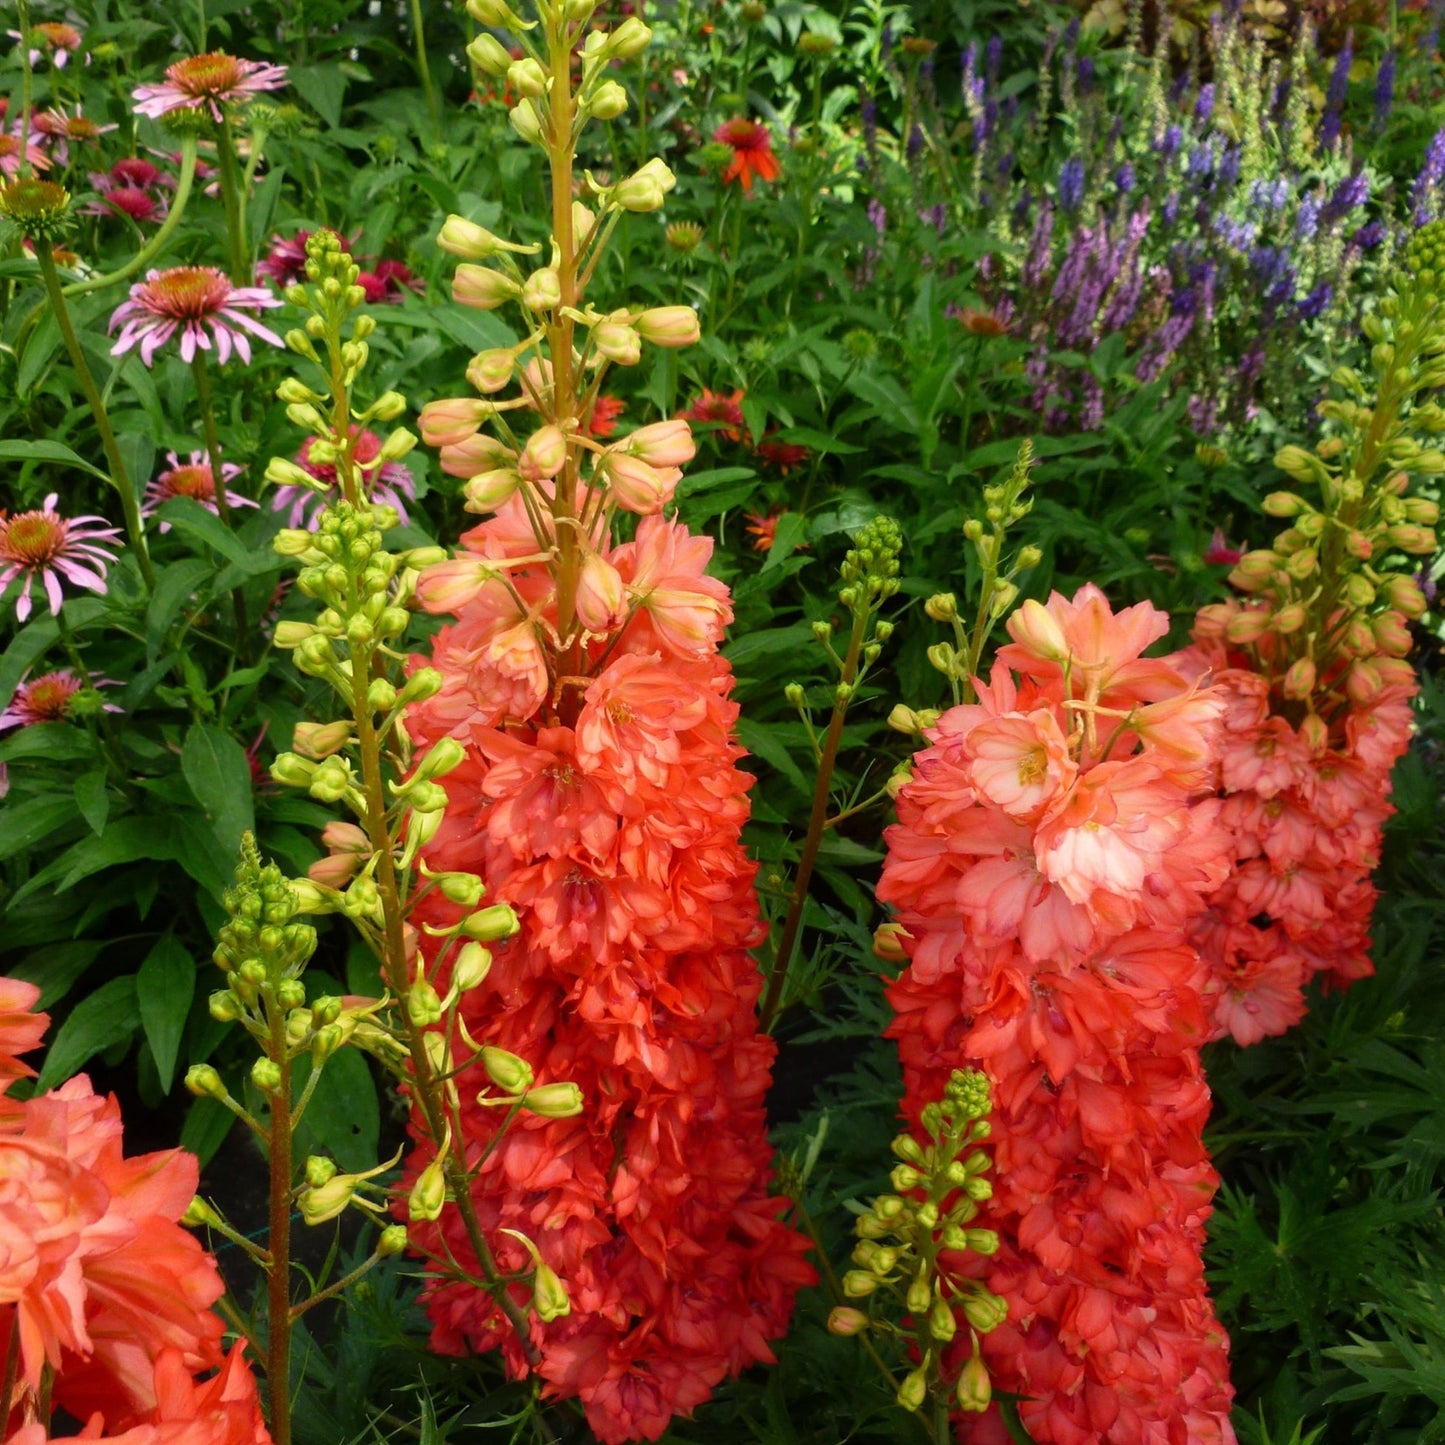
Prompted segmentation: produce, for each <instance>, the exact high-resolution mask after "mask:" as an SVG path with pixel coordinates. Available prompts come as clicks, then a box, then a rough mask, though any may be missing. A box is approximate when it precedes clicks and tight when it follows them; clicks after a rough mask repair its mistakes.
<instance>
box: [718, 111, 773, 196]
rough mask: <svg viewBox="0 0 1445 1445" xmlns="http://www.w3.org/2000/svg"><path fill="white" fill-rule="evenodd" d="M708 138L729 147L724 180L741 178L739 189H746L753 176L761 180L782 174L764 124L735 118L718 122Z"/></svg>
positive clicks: (751, 186)
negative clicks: (729, 154)
mask: <svg viewBox="0 0 1445 1445" xmlns="http://www.w3.org/2000/svg"><path fill="white" fill-rule="evenodd" d="M712 138H713V139H714V140H715V141H721V142H722V143H723V144H724V145H730V146H731V147H732V148H733V158H732V160H731V162H730V163H729V164H728V168H727V170H725V171H724V172H723V181H724V183H726V182H728V181H732V180H737V181H741V182H742V187H743V190H745V191H750V190H752V188H753V177H754V176H757V177H758V179H759V180H763V181H775V180H777V178H778V177H779V176H780V175H781V174H782V167H781V166H780V165H779V164H778V158H777V156H775V155H774V154H773V142H772V137H771V136H770V135H769V134H768V128H767V126H765V125H760V124H759V123H758V122H757V121H755V120H746V119H744V118H742V117H738V118H737V119H735V120H729V121H725V122H724V123H723V124H722V125H720V126H719V127H718V128H717V129H716V130H715V131H714V132H713V136H712Z"/></svg>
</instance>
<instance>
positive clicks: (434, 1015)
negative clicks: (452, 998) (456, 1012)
mask: <svg viewBox="0 0 1445 1445" xmlns="http://www.w3.org/2000/svg"><path fill="white" fill-rule="evenodd" d="M406 1016H407V1018H408V1019H410V1020H411V1022H412V1023H413V1024H415V1025H416V1027H417V1028H422V1029H424V1028H430V1027H431V1025H432V1024H434V1023H437V1022H438V1021H439V1020H440V1019H441V1016H442V1001H441V998H440V996H439V995H438V993H437V991H436V989H435V988H433V987H432V985H431V984H430V983H428V982H427V980H426V979H424V978H422V979H418V980H417V981H416V982H415V983H414V984H412V986H411V988H410V989H408V990H407V995H406Z"/></svg>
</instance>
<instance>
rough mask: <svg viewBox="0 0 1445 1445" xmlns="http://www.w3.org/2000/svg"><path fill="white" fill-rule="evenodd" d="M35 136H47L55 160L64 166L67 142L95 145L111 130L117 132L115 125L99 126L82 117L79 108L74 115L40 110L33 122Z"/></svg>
mask: <svg viewBox="0 0 1445 1445" xmlns="http://www.w3.org/2000/svg"><path fill="white" fill-rule="evenodd" d="M33 125H34V127H35V131H36V134H38V135H43V136H48V137H49V138H50V139H51V141H53V142H54V144H55V158H56V160H57V161H58V162H59V163H60V164H61V165H65V164H66V163H67V162H68V161H69V159H70V148H69V142H71V141H74V142H75V144H76V145H96V144H98V143H99V141H100V138H101V136H103V135H105V134H107V133H108V132H110V131H113V130H119V129H120V127H119V126H117V125H100V124H98V123H97V122H96V121H93V120H91V119H90V117H89V116H87V115H82V114H81V111H80V107H79V106H77V107H76V108H75V114H74V115H67V114H66V113H65V111H64V110H42V111H39V112H38V113H37V114H36V116H35V119H34V121H33Z"/></svg>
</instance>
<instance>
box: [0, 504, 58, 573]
mask: <svg viewBox="0 0 1445 1445" xmlns="http://www.w3.org/2000/svg"><path fill="white" fill-rule="evenodd" d="M64 549H65V524H64V523H63V522H62V521H61V520H60V519H59V518H58V517H55V516H52V515H51V514H50V513H49V512H21V513H20V515H19V516H18V517H12V518H11V519H10V520H9V521H8V522H6V521H0V557H4V558H5V560H6V561H8V562H18V563H19V564H20V565H21V566H22V567H44V566H45V565H46V564H47V563H49V562H53V561H54V560H55V558H57V557H58V556H59V555H60V554H61V552H62V551H64Z"/></svg>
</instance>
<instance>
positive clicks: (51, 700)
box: [25, 673, 80, 722]
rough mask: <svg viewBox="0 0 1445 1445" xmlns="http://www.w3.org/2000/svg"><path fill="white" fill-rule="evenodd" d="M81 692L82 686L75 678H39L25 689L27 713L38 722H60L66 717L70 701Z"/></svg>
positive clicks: (55, 676) (56, 675) (54, 676)
mask: <svg viewBox="0 0 1445 1445" xmlns="http://www.w3.org/2000/svg"><path fill="white" fill-rule="evenodd" d="M79 691H80V684H79V682H77V681H76V680H75V679H74V678H70V677H64V676H61V675H60V674H58V673H57V674H54V675H52V676H50V677H37V678H36V679H35V681H34V682H32V683H31V684H30V686H29V687H28V688H26V689H25V711H26V712H27V713H29V714H30V715H31V716H32V717H34V718H35V719H37V720H38V721H44V722H60V721H61V720H62V719H63V718H64V717H65V712H66V709H67V708H68V707H69V706H70V700H71V698H73V697H74V696H75V694H76V693H77V692H79Z"/></svg>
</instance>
